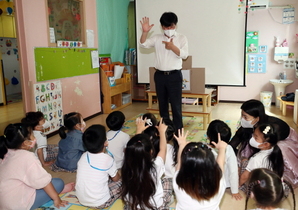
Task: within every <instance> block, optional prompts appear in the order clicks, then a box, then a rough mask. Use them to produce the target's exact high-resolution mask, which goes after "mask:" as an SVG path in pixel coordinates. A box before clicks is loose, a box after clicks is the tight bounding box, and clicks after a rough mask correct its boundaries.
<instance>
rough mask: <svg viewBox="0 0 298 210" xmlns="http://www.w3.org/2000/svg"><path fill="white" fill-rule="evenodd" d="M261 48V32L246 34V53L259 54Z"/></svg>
mask: <svg viewBox="0 0 298 210" xmlns="http://www.w3.org/2000/svg"><path fill="white" fill-rule="evenodd" d="M258 46H259V32H258V31H248V32H246V52H247V53H257V52H258Z"/></svg>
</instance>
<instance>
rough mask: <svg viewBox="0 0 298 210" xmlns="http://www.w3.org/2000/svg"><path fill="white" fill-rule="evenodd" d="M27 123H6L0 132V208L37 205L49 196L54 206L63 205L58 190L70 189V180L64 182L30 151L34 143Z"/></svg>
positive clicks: (63, 191)
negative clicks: (1, 133)
mask: <svg viewBox="0 0 298 210" xmlns="http://www.w3.org/2000/svg"><path fill="white" fill-rule="evenodd" d="M35 142H36V140H35V137H34V136H33V133H32V129H31V128H30V126H29V127H28V125H26V124H23V123H16V124H10V125H8V126H7V127H6V128H5V130H4V135H3V136H0V189H1V190H0V209H26V210H28V209H37V208H38V207H40V206H42V205H43V204H45V203H47V202H48V201H50V200H53V202H54V205H55V207H57V208H59V207H65V206H66V205H67V204H68V202H67V201H62V200H61V199H60V197H59V193H66V192H69V191H72V190H73V189H74V183H69V184H66V185H64V182H63V181H62V179H60V178H53V179H52V176H51V175H50V174H49V173H48V172H47V171H46V170H45V169H44V168H43V167H42V166H41V164H40V162H39V160H37V158H36V157H35V155H34V154H33V153H32V152H29V151H28V150H30V149H31V148H32V147H34V145H35Z"/></svg>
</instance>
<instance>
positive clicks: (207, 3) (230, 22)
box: [135, 0, 246, 86]
mask: <svg viewBox="0 0 298 210" xmlns="http://www.w3.org/2000/svg"><path fill="white" fill-rule="evenodd" d="M135 4H136V7H135V8H136V34H137V35H136V36H137V42H138V43H139V40H140V36H141V34H142V28H141V24H140V20H141V19H142V17H145V16H146V17H149V18H150V24H154V26H153V28H152V29H151V31H150V34H149V35H148V37H150V36H152V35H154V34H159V33H163V32H162V29H161V26H160V22H159V19H160V16H161V15H162V14H163V13H164V12H169V11H171V12H174V13H175V14H176V15H177V16H178V23H177V25H176V31H177V32H178V33H181V34H184V35H186V37H187V39H188V45H189V55H191V56H192V67H193V68H205V69H206V72H205V74H206V75H205V77H206V78H205V81H206V85H228V86H243V85H245V29H246V17H245V16H246V14H245V13H244V12H243V11H242V12H239V11H238V5H239V1H235V0H225V1H222V0H150V1H148V0H137V1H135ZM154 63H155V50H154V48H151V49H144V48H141V47H140V45H139V44H138V47H137V67H138V82H139V83H149V67H152V66H154Z"/></svg>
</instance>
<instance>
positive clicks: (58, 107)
mask: <svg viewBox="0 0 298 210" xmlns="http://www.w3.org/2000/svg"><path fill="white" fill-rule="evenodd" d="M34 99H35V106H36V111H41V112H42V113H43V114H44V117H45V119H46V120H47V121H49V122H50V123H51V126H50V128H48V129H47V130H46V132H44V133H45V134H49V133H51V132H53V131H56V130H58V129H59V128H60V127H61V126H62V125H63V111H62V88H61V82H60V81H59V80H58V81H49V82H44V83H37V84H34Z"/></svg>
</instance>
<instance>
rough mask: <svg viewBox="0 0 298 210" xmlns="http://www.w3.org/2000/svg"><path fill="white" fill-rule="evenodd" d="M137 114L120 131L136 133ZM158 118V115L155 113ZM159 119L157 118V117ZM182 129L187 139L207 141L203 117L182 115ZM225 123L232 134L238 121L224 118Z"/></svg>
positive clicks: (131, 134) (130, 133)
mask: <svg viewBox="0 0 298 210" xmlns="http://www.w3.org/2000/svg"><path fill="white" fill-rule="evenodd" d="M142 115H143V114H139V115H137V116H135V117H133V118H131V119H129V120H127V121H126V122H125V123H124V126H123V128H122V131H123V132H125V133H127V134H129V135H130V136H133V135H134V134H135V133H136V118H138V117H140V116H142ZM155 116H156V118H157V119H158V117H159V115H155ZM158 120H159V119H158ZM182 121H183V126H184V130H186V131H188V132H189V133H188V136H187V140H188V141H195V142H205V143H209V142H207V136H206V130H203V118H202V117H182ZM225 123H227V125H228V126H229V127H230V128H231V131H232V134H233V133H235V130H236V128H237V127H238V125H239V122H237V121H233V120H226V121H225Z"/></svg>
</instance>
